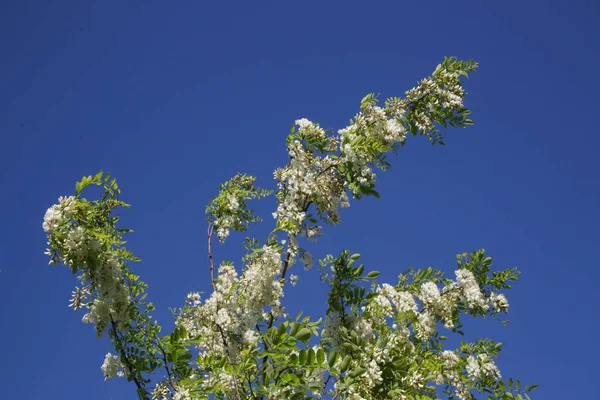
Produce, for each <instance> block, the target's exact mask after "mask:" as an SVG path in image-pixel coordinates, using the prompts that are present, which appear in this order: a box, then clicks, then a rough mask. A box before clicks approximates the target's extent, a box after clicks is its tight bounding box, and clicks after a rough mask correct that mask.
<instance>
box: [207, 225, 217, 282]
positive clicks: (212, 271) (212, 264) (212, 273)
mask: <svg viewBox="0 0 600 400" xmlns="http://www.w3.org/2000/svg"><path fill="white" fill-rule="evenodd" d="M214 232H215V230H214V227H213V224H211V223H209V224H208V259H209V261H210V284H211V285H212V288H213V290H216V285H215V262H214V261H213V256H212V235H213V233H214Z"/></svg>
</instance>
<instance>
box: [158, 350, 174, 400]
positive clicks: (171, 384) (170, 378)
mask: <svg viewBox="0 0 600 400" xmlns="http://www.w3.org/2000/svg"><path fill="white" fill-rule="evenodd" d="M156 346H157V347H158V349H159V350H160V352H161V353H162V359H163V364H164V366H165V370H166V371H167V376H168V377H169V385H170V386H171V389H173V391H174V392H176V393H177V389H175V384H174V383H173V375H172V374H171V370H170V369H169V363H168V361H167V352H166V351H165V349H164V348H163V347H162V345H161V344H160V340H159V339H158V338H156Z"/></svg>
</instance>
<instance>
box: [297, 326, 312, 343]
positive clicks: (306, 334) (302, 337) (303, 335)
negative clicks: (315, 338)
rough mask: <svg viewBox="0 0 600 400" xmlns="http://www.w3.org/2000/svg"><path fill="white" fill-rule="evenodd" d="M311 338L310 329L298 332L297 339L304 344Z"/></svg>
mask: <svg viewBox="0 0 600 400" xmlns="http://www.w3.org/2000/svg"><path fill="white" fill-rule="evenodd" d="M309 338H310V329H308V328H302V329H300V331H298V333H296V339H298V340H299V341H301V342H302V343H306V342H308V339H309Z"/></svg>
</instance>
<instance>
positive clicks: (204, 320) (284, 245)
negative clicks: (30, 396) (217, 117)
mask: <svg viewBox="0 0 600 400" xmlns="http://www.w3.org/2000/svg"><path fill="white" fill-rule="evenodd" d="M476 68H477V63H475V62H473V61H460V60H458V59H456V58H454V57H450V58H446V59H444V61H443V62H442V63H441V64H440V65H438V66H437V68H436V69H435V71H434V72H433V73H432V75H431V76H430V77H428V78H426V79H423V80H421V81H420V82H419V83H418V85H417V86H416V87H415V88H413V89H411V90H408V91H407V92H406V93H405V94H404V97H402V98H401V97H392V98H388V99H386V100H385V101H384V103H383V105H379V102H378V99H377V97H376V96H375V95H374V94H369V95H367V96H365V97H364V98H363V100H362V102H361V104H360V110H359V112H358V113H357V114H356V115H355V116H354V118H352V119H351V120H350V124H349V125H348V126H347V127H345V128H343V129H340V130H338V132H337V134H335V135H332V134H330V133H328V132H327V131H326V130H325V129H323V128H322V127H321V126H320V125H319V124H318V123H315V122H312V121H310V120H308V119H306V118H301V119H298V120H296V121H295V124H294V125H293V127H292V129H291V133H290V134H289V135H288V136H287V139H286V144H287V151H288V155H289V161H288V163H287V164H286V165H285V166H283V167H281V168H277V169H276V170H275V171H274V177H275V180H276V182H277V189H276V190H275V197H276V207H275V209H274V211H273V213H272V217H273V219H274V226H273V229H272V231H271V232H270V234H269V235H268V236H267V237H266V238H265V239H264V241H262V242H260V241H258V240H256V239H250V238H247V239H246V245H245V248H246V250H247V252H246V255H245V256H244V257H243V259H242V266H241V267H236V266H235V265H234V264H233V263H231V262H226V261H224V262H221V263H217V262H215V257H214V256H213V247H212V245H213V238H214V236H216V238H217V239H218V241H219V242H220V243H224V242H225V241H226V240H227V239H228V238H229V234H230V231H231V230H234V231H237V232H242V231H246V230H247V229H249V226H250V224H251V223H253V222H258V221H260V220H261V219H260V218H259V217H258V216H256V215H255V214H254V213H253V211H252V210H251V209H250V208H249V207H248V202H249V201H251V200H256V199H260V198H263V197H267V196H269V195H271V194H272V193H273V191H270V190H265V189H261V188H258V187H256V186H255V185H254V182H255V178H254V177H252V176H248V175H244V174H237V175H235V176H234V177H232V178H231V179H230V180H228V181H226V182H225V183H223V184H221V187H220V190H219V193H218V194H217V196H216V197H214V198H213V199H212V200H211V201H210V202H209V204H208V206H207V207H206V220H207V224H208V237H207V255H208V264H209V265H208V277H209V279H210V283H211V285H212V293H210V294H209V295H208V296H207V297H205V298H204V299H203V298H202V296H201V295H200V293H190V294H188V295H187V298H186V300H185V303H184V305H183V307H181V308H180V309H179V311H178V313H177V319H176V328H175V329H174V331H173V332H171V333H170V334H167V335H165V334H163V333H162V332H161V327H160V325H159V324H158V322H156V321H154V320H153V319H152V317H151V312H152V311H153V310H154V306H153V305H152V303H151V302H149V301H148V300H147V297H146V296H147V294H146V289H147V285H146V284H144V283H143V282H142V281H141V280H140V279H139V276H138V275H136V274H135V273H134V272H133V269H132V267H131V264H132V263H133V262H135V261H138V260H139V259H138V258H136V257H135V256H134V255H133V253H132V252H131V251H129V250H128V249H127V248H126V247H125V241H124V240H123V236H124V234H125V233H128V232H129V230H127V229H123V228H120V227H118V225H117V223H118V220H119V218H118V217H116V216H114V210H115V209H117V208H119V207H129V205H128V204H126V203H125V202H123V201H122V200H120V199H119V195H120V188H119V186H118V184H117V182H116V180H115V179H114V178H111V177H110V175H104V174H103V173H102V172H100V173H98V174H96V175H95V176H88V177H84V178H83V179H82V180H81V181H80V182H78V183H77V185H76V190H75V195H74V196H69V197H61V198H59V201H58V203H57V204H55V205H53V206H52V207H50V208H49V209H48V211H47V212H46V215H45V216H44V222H43V229H44V231H45V232H46V233H47V235H48V245H49V248H48V250H47V254H48V255H49V256H50V263H51V264H58V263H62V264H64V265H66V266H67V267H69V268H70V269H71V271H72V272H73V273H74V274H77V278H78V280H79V282H80V283H79V286H78V287H77V288H76V289H75V291H74V292H73V297H72V301H71V304H70V306H71V307H73V309H74V310H79V309H83V310H84V311H85V314H84V316H83V321H84V322H86V323H91V324H93V325H94V327H95V331H96V335H97V336H99V337H102V336H104V335H105V334H108V337H109V339H110V341H111V343H112V345H113V347H114V349H115V354H114V355H113V354H111V353H109V354H107V355H106V358H105V360H104V363H103V365H102V372H103V374H104V376H105V379H111V378H112V377H114V376H123V377H126V379H128V380H129V381H132V382H133V383H134V384H135V385H136V387H137V393H138V396H139V398H140V399H176V400H180V399H237V400H240V399H311V398H317V399H321V398H332V399H352V400H359V399H438V398H449V399H453V398H459V399H471V398H474V396H475V393H478V392H479V393H485V394H486V396H488V398H493V399H508V398H529V395H528V393H529V392H530V391H531V390H533V389H535V387H536V385H523V386H521V384H520V381H514V382H513V380H512V379H509V380H508V381H503V380H502V377H501V373H500V371H499V370H498V368H497V367H496V364H495V363H494V360H495V359H496V358H497V357H498V354H499V352H500V350H501V344H499V343H498V344H497V343H495V342H493V341H492V340H491V339H482V340H478V341H475V342H472V343H467V342H462V344H461V345H460V346H459V347H458V348H454V349H448V348H446V346H445V341H446V339H447V337H446V336H444V335H442V334H440V329H445V330H446V331H448V332H449V333H451V334H462V322H461V321H462V318H463V316H464V315H465V314H468V315H471V316H474V317H485V316H491V317H494V318H497V317H498V316H499V315H502V314H504V313H506V312H507V311H508V308H509V303H508V301H507V299H506V297H505V295H504V294H502V293H500V291H502V290H504V289H508V288H510V282H512V281H515V280H516V279H517V278H518V275H519V272H518V271H517V270H516V269H515V268H513V269H507V270H502V271H495V270H492V259H491V258H490V257H488V256H487V255H486V254H485V252H484V250H479V251H474V252H471V253H468V254H467V253H463V254H459V255H458V257H457V267H456V271H455V276H454V277H453V278H451V277H447V276H446V275H445V274H444V273H443V272H442V271H440V270H435V269H432V268H427V269H424V270H414V269H409V270H407V271H404V272H402V273H400V274H399V276H398V281H397V282H395V283H393V284H388V283H379V282H377V281H376V278H377V277H378V275H379V273H378V272H377V271H370V272H366V271H365V266H364V265H363V264H360V265H356V263H357V261H358V260H359V259H360V255H358V254H353V253H351V252H350V251H348V250H343V251H341V252H339V253H338V255H337V256H334V255H332V254H330V255H328V256H326V257H325V258H324V259H322V260H319V262H318V263H319V267H320V269H321V277H322V280H323V281H324V282H325V283H326V284H327V285H329V289H330V290H329V295H328V300H327V304H324V305H323V306H324V307H323V315H322V316H321V318H319V319H317V320H315V319H313V318H311V317H309V316H304V317H303V316H302V315H301V314H302V313H301V314H300V315H298V316H296V317H292V316H291V315H289V314H288V313H287V312H286V311H285V307H284V304H283V303H282V297H283V294H284V288H285V286H286V285H288V284H289V285H295V283H296V281H297V280H298V279H299V275H298V274H297V273H296V274H292V273H291V269H292V268H293V266H294V265H295V264H297V263H300V264H302V265H303V266H304V269H306V270H308V269H310V268H311V267H312V266H313V264H314V262H313V258H312V255H311V254H310V253H309V252H308V251H307V250H306V249H304V248H303V247H302V243H303V241H306V240H311V241H317V240H318V237H319V235H320V234H321V233H322V231H323V229H324V226H325V225H328V224H330V225H331V224H339V223H340V220H341V217H340V211H339V210H340V208H344V207H349V206H350V202H351V200H358V199H361V198H362V197H363V196H376V197H379V193H378V192H377V190H376V174H375V170H377V169H380V170H386V169H388V168H389V167H390V163H389V161H388V158H387V157H388V155H389V154H390V153H396V152H397V151H398V150H399V149H400V148H401V147H403V146H404V145H405V143H406V139H407V137H408V136H410V135H412V136H425V137H427V138H428V139H429V140H430V141H431V142H432V143H433V144H444V138H443V136H442V133H441V131H440V129H443V128H447V127H466V126H468V125H471V124H472V121H471V120H470V119H468V116H469V114H470V111H469V110H468V109H467V108H465V106H464V99H465V96H466V93H465V91H464V90H463V87H462V82H461V78H464V77H467V76H468V73H469V72H473V71H475V69H476ZM90 185H98V186H101V187H102V188H103V189H104V193H103V194H102V196H101V198H100V199H97V200H88V199H86V198H84V197H82V193H83V191H84V190H85V189H86V188H87V187H88V186H90ZM442 327H443V328H442Z"/></svg>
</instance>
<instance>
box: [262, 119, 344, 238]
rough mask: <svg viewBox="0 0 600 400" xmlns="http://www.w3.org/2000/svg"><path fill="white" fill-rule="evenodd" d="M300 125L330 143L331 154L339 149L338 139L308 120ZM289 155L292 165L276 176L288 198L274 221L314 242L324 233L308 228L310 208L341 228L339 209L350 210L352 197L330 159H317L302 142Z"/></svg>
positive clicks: (282, 200)
mask: <svg viewBox="0 0 600 400" xmlns="http://www.w3.org/2000/svg"><path fill="white" fill-rule="evenodd" d="M296 124H297V125H298V126H299V127H300V130H299V131H300V132H301V133H305V134H307V135H309V136H311V137H313V138H314V139H315V140H317V141H319V140H320V141H326V142H327V143H328V146H327V148H329V149H330V150H334V149H335V146H337V143H336V140H335V139H334V138H328V137H327V135H326V133H325V131H324V130H323V129H322V128H320V127H319V126H318V125H317V124H315V123H313V122H311V121H309V120H307V119H306V118H303V119H300V120H297V121H296ZM288 154H289V156H290V162H289V163H288V165H287V166H286V167H284V168H279V169H277V170H275V172H274V176H275V179H277V180H278V187H279V190H280V191H282V192H283V193H284V196H283V198H280V200H279V203H278V207H277V210H276V211H275V212H274V213H273V217H274V218H275V219H278V220H279V221H281V222H282V223H284V224H287V225H291V226H293V227H294V228H295V229H293V230H295V232H293V233H300V234H302V235H304V236H307V237H309V238H314V237H315V236H316V235H318V234H319V233H320V227H307V226H305V225H304V222H305V218H306V211H305V207H306V206H307V204H308V203H311V204H314V205H315V206H316V207H317V210H318V212H319V214H320V215H321V216H322V218H323V219H324V220H325V221H327V222H329V223H332V224H337V223H339V220H340V217H339V212H338V208H339V207H347V206H349V203H348V196H347V195H346V193H345V191H344V188H343V183H342V182H341V180H340V178H339V177H338V176H337V174H336V172H335V168H334V166H335V164H336V161H335V160H333V159H332V158H330V157H329V156H325V157H319V156H317V155H316V154H315V152H314V151H313V150H312V149H311V148H309V146H307V145H306V144H305V143H303V142H302V141H300V140H298V139H295V140H292V141H291V142H290V143H289V144H288ZM286 230H289V229H286Z"/></svg>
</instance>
